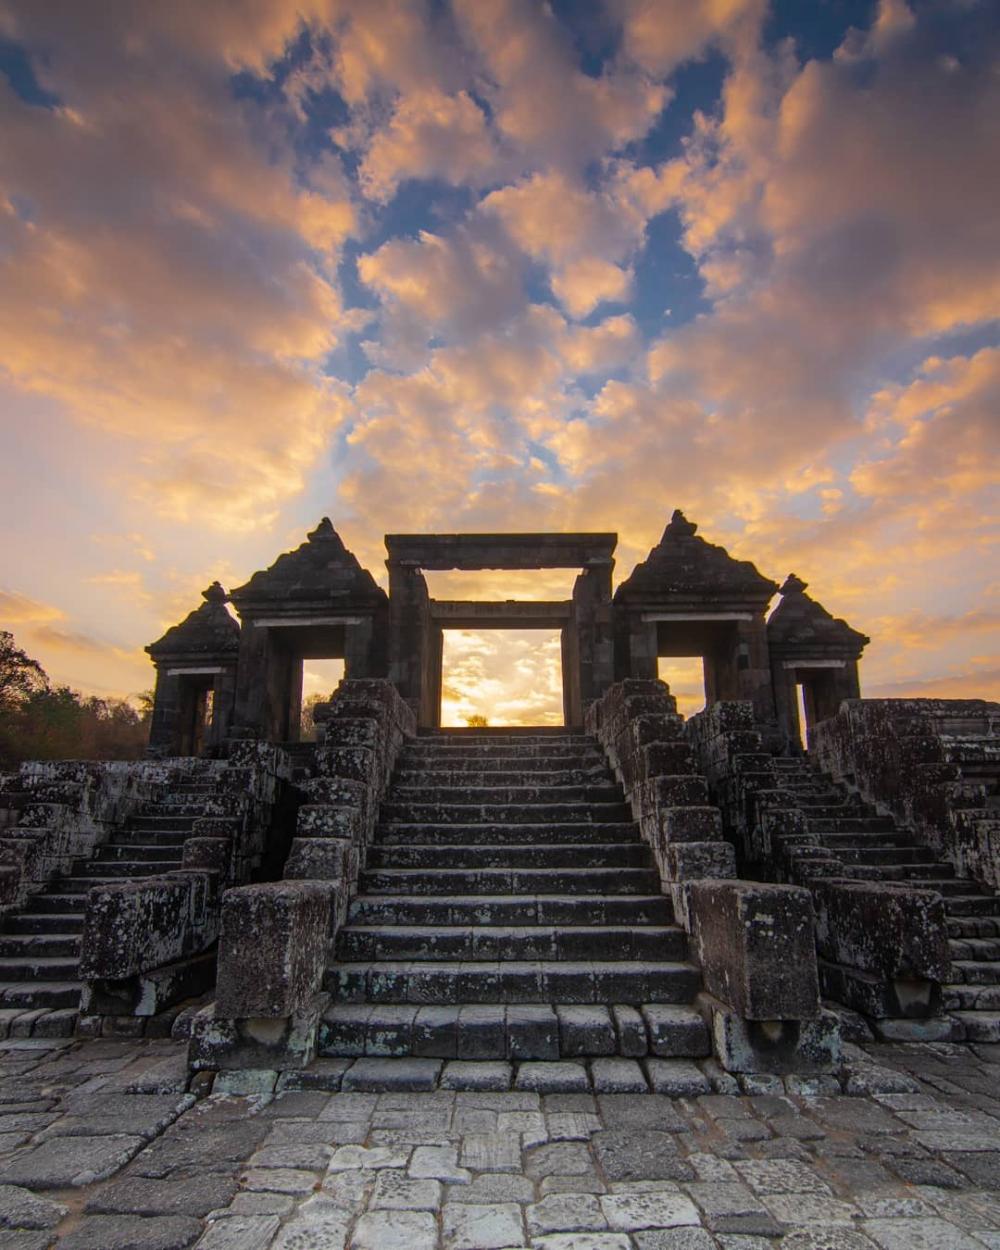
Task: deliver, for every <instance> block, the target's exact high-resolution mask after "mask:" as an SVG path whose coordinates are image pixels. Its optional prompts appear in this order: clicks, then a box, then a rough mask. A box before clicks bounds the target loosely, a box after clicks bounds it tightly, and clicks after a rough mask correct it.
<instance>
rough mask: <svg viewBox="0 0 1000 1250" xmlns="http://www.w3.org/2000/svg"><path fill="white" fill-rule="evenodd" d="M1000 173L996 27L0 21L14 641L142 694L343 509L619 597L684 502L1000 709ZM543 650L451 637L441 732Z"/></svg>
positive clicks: (201, 7)
mask: <svg viewBox="0 0 1000 1250" xmlns="http://www.w3.org/2000/svg"><path fill="white" fill-rule="evenodd" d="M998 152H1000V13H998V10H997V8H996V5H995V3H993V2H992V0H980V2H978V3H977V0H927V2H924V3H918V2H916V0H913V2H912V3H907V2H906V0H880V2H878V3H874V2H870V0H864V2H861V0H810V2H809V3H807V4H803V3H801V0H772V2H771V3H770V4H768V3H766V2H765V0H588V2H586V3H572V2H571V0H551V2H550V3H541V2H538V0H426V2H423V3H421V2H419V0H412V2H410V0H217V2H215V3H213V4H210V5H206V4H204V3H203V2H202V0H171V3H169V4H135V3H134V0H89V2H88V3H86V4H81V3H79V0H46V2H45V3H44V4H39V3H37V0H0V498H2V499H3V501H4V504H5V506H4V508H3V510H2V516H3V520H2V522H0V524H2V526H3V531H4V534H3V544H2V549H0V628H6V629H10V630H12V631H13V632H14V634H15V637H16V638H17V640H18V642H19V643H20V644H21V645H22V646H23V647H25V648H26V649H27V650H28V651H29V652H30V653H31V654H33V655H34V656H36V657H37V658H38V659H39V660H40V661H41V662H42V663H43V664H44V666H45V668H46V669H47V671H48V672H49V673H50V675H51V676H52V677H53V679H55V680H58V681H66V682H69V683H71V684H73V685H75V686H77V687H79V688H81V689H84V690H86V691H88V692H92V693H97V694H103V695H128V694H132V693H134V692H137V691H139V690H143V689H146V688H148V687H149V686H150V685H151V684H152V671H151V668H150V665H149V662H148V659H147V657H146V656H145V655H144V653H143V646H144V645H145V644H146V643H147V642H149V641H151V640H152V639H154V638H156V637H158V636H159V635H160V634H161V633H162V632H163V630H164V629H165V628H166V627H167V626H168V625H170V624H172V623H173V622H174V621H176V620H178V619H179V618H180V617H182V616H183V615H184V614H185V613H186V612H188V611H190V610H191V609H192V608H193V607H195V606H196V605H197V603H198V602H199V601H200V598H199V595H200V591H201V590H202V589H203V588H204V587H205V586H206V585H207V584H208V583H209V582H210V581H212V580H213V579H215V578H218V579H219V580H220V581H222V583H223V584H224V585H226V586H233V585H239V584H240V583H242V582H243V581H245V580H246V579H247V578H248V576H249V575H250V574H251V573H252V572H253V571H254V570H255V569H258V568H261V567H264V566H266V565H268V564H270V563H271V562H272V561H273V559H274V558H275V557H276V556H277V555H278V554H279V553H280V552H281V551H284V550H287V549H289V548H290V547H293V546H295V545H297V544H298V543H299V542H301V541H302V540H303V538H304V535H305V533H306V532H307V531H308V530H309V529H312V528H313V527H314V526H315V524H316V522H317V521H318V519H319V518H320V517H321V516H323V515H329V516H330V517H331V519H332V520H333V522H334V525H335V526H336V527H337V529H338V532H339V533H340V534H341V536H342V538H343V539H344V541H345V542H346V543H347V545H348V546H349V547H350V548H351V549H352V550H353V551H354V552H355V553H356V555H357V556H358V558H359V559H360V560H361V562H362V563H363V564H364V565H365V566H366V567H368V568H370V569H371V571H372V573H373V574H374V575H375V576H376V577H377V578H378V579H379V580H380V581H381V582H382V583H383V584H384V583H385V567H384V560H385V549H384V545H383V535H384V534H385V533H388V532H433V531H449V532H454V531H477V530H487V531H493V530H515V531H516V530H522V531H523V530H529V531H531V530H555V531H560V530H562V531H565V530H613V531H616V532H617V533H618V535H619V545H618V551H617V565H616V571H615V576H616V581H620V580H622V579H623V578H624V577H626V576H627V575H628V574H629V573H630V572H631V570H632V568H633V567H634V565H635V563H636V562H637V561H638V560H640V559H642V558H644V557H645V555H646V554H647V552H648V551H649V549H650V547H651V546H652V545H653V544H654V543H655V542H656V541H657V540H658V539H659V536H660V534H661V533H662V530H663V527H664V525H665V523H666V521H667V520H668V519H669V516H670V513H671V512H672V511H673V509H674V508H676V507H680V508H682V509H683V510H684V511H685V512H686V513H687V515H688V516H689V517H690V518H692V519H694V520H696V521H697V522H698V524H699V526H700V530H699V532H700V533H701V534H702V535H703V536H705V537H706V538H708V539H709V540H710V541H714V542H718V543H722V544H723V545H725V546H726V547H727V548H728V549H729V550H730V551H731V552H732V553H733V554H734V555H737V556H739V557H740V558H744V559H751V560H753V561H754V562H755V563H756V564H757V566H758V568H759V569H760V570H761V571H762V572H763V573H765V574H766V575H768V576H770V577H772V578H774V579H775V580H777V581H779V582H780V581H781V580H782V579H783V578H784V577H785V576H786V575H787V574H788V573H789V572H791V571H793V570H794V571H795V572H796V573H797V574H799V576H801V577H802V578H804V579H805V580H806V581H807V582H808V583H809V588H810V593H812V594H814V595H815V597H817V598H818V599H819V600H820V601H821V602H823V603H824V604H825V605H826V607H827V608H828V609H829V610H830V611H832V612H833V613H834V615H837V616H843V617H845V618H846V619H847V620H848V621H849V622H850V623H851V624H852V625H853V626H854V627H855V628H858V629H861V630H863V631H864V632H865V633H867V634H869V635H870V636H871V638H872V640H873V641H872V643H871V645H870V647H869V648H868V650H867V652H866V656H865V660H864V662H863V664H862V670H861V673H862V690H863V693H866V694H869V695H882V696H897V695H951V696H956V697H973V696H982V697H993V698H998V697H1000V643H998V637H1000V631H998V624H1000V575H998V573H997V567H998V566H997V560H996V538H997V524H996V514H997V482H998V477H1000V473H998V459H1000V456H998V451H1000V333H998V319H1000V213H998V211H997V205H998V204H1000V160H998V159H997V153H998ZM430 580H431V586H432V593H434V594H437V595H440V596H442V597H444V596H447V597H456V598H457V597H464V598H473V597H500V598H517V597H521V598H552V597H563V596H564V595H565V594H567V593H568V589H569V586H570V585H571V582H572V574H567V575H566V576H563V575H562V574H559V575H555V576H553V575H550V574H545V573H537V574H497V573H494V574H489V575H474V574H462V575H457V574H456V575H440V574H439V575H435V576H434V577H433V578H431V579H430ZM558 654H559V651H558V643H557V640H555V639H554V637H550V636H547V635H537V636H536V635H533V634H525V635H520V636H517V637H514V636H509V635H500V634H493V635H488V634H487V635H471V634H467V635H462V636H449V639H448V650H447V664H446V670H445V682H446V698H447V700H448V703H449V708H450V711H451V713H452V714H453V715H455V716H459V717H461V716H464V715H467V714H469V713H471V712H472V711H480V712H483V713H484V714H486V715H488V716H492V717H493V719H494V723H501V722H505V721H506V722H509V721H514V722H516V721H523V722H528V723H531V722H534V721H540V720H551V719H554V718H556V719H557V718H558V707H559V679H558V673H557V671H556V666H557V664H558ZM666 675H667V676H670V677H672V679H673V683H674V684H675V685H676V686H677V688H678V690H679V691H680V693H681V694H682V696H683V697H684V699H685V701H686V702H685V704H684V706H687V707H694V706H696V704H697V698H698V679H697V674H695V673H693V672H692V671H691V668H690V666H682V671H681V670H679V671H678V672H676V673H673V674H666ZM329 680H330V677H329V672H328V671H327V670H322V671H321V670H320V669H319V668H318V667H315V666H314V668H313V669H312V670H310V669H309V668H308V667H307V676H306V691H307V693H316V692H318V691H319V690H322V689H325V688H326V687H327V686H328V684H329Z"/></svg>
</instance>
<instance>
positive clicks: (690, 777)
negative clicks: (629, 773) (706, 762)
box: [649, 773, 709, 809]
mask: <svg viewBox="0 0 1000 1250" xmlns="http://www.w3.org/2000/svg"><path fill="white" fill-rule="evenodd" d="M649 786H650V790H651V793H652V796H653V798H654V800H655V803H656V806H657V807H658V808H660V809H662V808H665V807H707V806H708V805H709V804H708V786H707V785H706V783H705V779H704V777H700V776H698V775H697V774H694V773H690V774H687V773H677V774H671V775H669V776H661V777H653V778H652V779H651V780H650V782H649Z"/></svg>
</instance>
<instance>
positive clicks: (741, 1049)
mask: <svg viewBox="0 0 1000 1250" xmlns="http://www.w3.org/2000/svg"><path fill="white" fill-rule="evenodd" d="M698 1005H699V1007H700V1008H701V1010H702V1012H703V1014H704V1016H705V1018H706V1020H707V1021H708V1024H709V1028H710V1030H711V1034H712V1046H713V1049H714V1050H715V1055H716V1058H717V1059H718V1061H719V1063H720V1064H721V1065H722V1066H723V1067H724V1068H725V1069H726V1071H727V1072H772V1073H788V1072H795V1073H798V1074H804V1073H811V1072H832V1071H834V1070H835V1069H836V1068H837V1067H839V1066H840V1062H841V1041H840V1024H839V1022H838V1020H837V1017H836V1016H835V1015H834V1014H833V1012H831V1011H826V1010H820V1011H819V1012H818V1014H817V1016H816V1017H815V1018H814V1019H812V1020H801V1019H787V1018H786V1019H778V1018H775V1019H771V1020H748V1019H745V1018H744V1017H743V1015H742V1014H741V1013H739V1012H736V1011H732V1010H730V1009H728V1008H727V1007H726V1005H725V1004H724V1003H721V1002H719V1001H718V1000H717V999H715V998H714V997H713V996H712V995H710V994H703V995H701V996H700V997H699V999H698Z"/></svg>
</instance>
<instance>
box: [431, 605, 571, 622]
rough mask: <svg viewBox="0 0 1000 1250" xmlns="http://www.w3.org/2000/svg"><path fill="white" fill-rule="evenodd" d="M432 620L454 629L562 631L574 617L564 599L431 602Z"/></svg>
mask: <svg viewBox="0 0 1000 1250" xmlns="http://www.w3.org/2000/svg"><path fill="white" fill-rule="evenodd" d="M430 608H431V620H433V621H438V622H439V623H440V624H442V625H447V626H450V627H451V628H453V629H456V628H461V629H474V628H476V627H477V626H483V625H487V626H493V627H494V628H498V629H499V628H507V629H543V628H552V629H561V628H562V627H563V626H564V625H565V624H566V623H567V622H568V621H569V620H570V618H571V616H572V612H573V604H572V602H571V601H570V600H569V599H565V600H555V601H548V600H536V601H531V600H516V599H505V600H497V601H488V602H485V601H478V600H458V599H432V600H431V604H430Z"/></svg>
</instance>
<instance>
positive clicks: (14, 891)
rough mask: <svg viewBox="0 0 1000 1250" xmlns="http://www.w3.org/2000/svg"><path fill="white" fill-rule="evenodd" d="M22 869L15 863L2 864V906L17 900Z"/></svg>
mask: <svg viewBox="0 0 1000 1250" xmlns="http://www.w3.org/2000/svg"><path fill="white" fill-rule="evenodd" d="M20 885H21V870H20V868H18V867H17V866H16V865H15V864H0V907H5V906H10V905H11V904H13V903H15V902H17V896H18V891H19V888H20Z"/></svg>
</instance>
